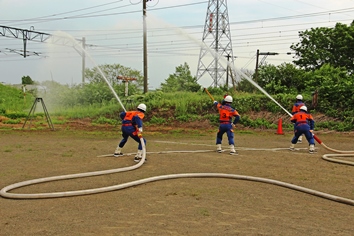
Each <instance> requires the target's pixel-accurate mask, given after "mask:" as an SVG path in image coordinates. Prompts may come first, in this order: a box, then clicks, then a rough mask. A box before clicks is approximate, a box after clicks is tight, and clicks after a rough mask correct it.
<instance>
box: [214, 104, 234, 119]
mask: <svg viewBox="0 0 354 236" xmlns="http://www.w3.org/2000/svg"><path fill="white" fill-rule="evenodd" d="M216 107H217V108H218V110H219V115H220V116H219V121H220V122H230V123H231V120H232V117H234V116H239V114H238V112H237V111H236V110H235V109H233V108H232V107H230V106H225V105H221V104H219V103H218V104H217V106H216Z"/></svg>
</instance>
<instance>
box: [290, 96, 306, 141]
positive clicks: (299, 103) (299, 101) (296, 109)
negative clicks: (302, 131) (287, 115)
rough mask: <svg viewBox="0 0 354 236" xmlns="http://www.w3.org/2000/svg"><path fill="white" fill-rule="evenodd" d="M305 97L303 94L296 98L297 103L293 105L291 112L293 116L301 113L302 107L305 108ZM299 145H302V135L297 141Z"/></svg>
mask: <svg viewBox="0 0 354 236" xmlns="http://www.w3.org/2000/svg"><path fill="white" fill-rule="evenodd" d="M302 100H303V97H302V95H301V94H299V95H297V96H296V102H295V103H294V105H293V108H292V110H291V114H292V115H294V114H296V113H297V112H299V111H300V107H302V106H305V103H304V102H303V101H302ZM294 132H295V127H294ZM297 142H298V143H302V135H301V136H300V137H299V138H298V140H297Z"/></svg>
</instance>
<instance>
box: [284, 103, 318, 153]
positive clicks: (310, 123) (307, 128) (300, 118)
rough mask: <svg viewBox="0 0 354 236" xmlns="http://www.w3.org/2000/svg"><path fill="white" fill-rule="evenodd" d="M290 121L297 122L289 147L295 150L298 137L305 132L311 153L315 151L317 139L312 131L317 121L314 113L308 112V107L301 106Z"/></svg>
mask: <svg viewBox="0 0 354 236" xmlns="http://www.w3.org/2000/svg"><path fill="white" fill-rule="evenodd" d="M290 121H291V122H292V123H294V124H295V135H294V137H293V138H292V140H291V145H290V148H289V149H290V150H291V151H294V150H295V144H296V143H297V140H298V138H299V137H300V136H301V135H302V134H304V135H305V137H306V139H307V141H308V143H309V153H310V154H313V153H314V152H315V139H314V137H313V134H312V132H313V129H314V127H315V121H314V120H313V117H312V115H311V114H309V113H307V107H306V106H301V107H300V111H299V112H297V113H295V114H294V115H293V117H291V119H290Z"/></svg>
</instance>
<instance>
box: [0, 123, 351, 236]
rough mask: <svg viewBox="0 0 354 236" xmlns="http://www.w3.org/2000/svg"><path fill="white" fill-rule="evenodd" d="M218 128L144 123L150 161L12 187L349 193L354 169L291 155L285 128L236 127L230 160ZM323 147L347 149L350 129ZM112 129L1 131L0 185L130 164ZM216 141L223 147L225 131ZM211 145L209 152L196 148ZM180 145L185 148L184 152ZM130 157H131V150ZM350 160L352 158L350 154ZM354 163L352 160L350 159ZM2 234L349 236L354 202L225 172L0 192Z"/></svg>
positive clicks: (182, 184) (302, 149)
mask: <svg viewBox="0 0 354 236" xmlns="http://www.w3.org/2000/svg"><path fill="white" fill-rule="evenodd" d="M215 132H216V129H213V128H212V129H205V130H203V131H201V129H198V130H191V129H186V128H176V127H170V128H166V129H164V130H159V129H157V128H153V127H151V128H150V129H149V127H145V132H144V136H145V138H146V139H147V152H148V154H147V159H148V161H147V162H146V163H144V164H143V165H142V166H141V167H140V168H137V169H135V170H132V171H128V172H123V173H115V174H107V175H101V176H96V177H86V178H79V179H71V180H61V181H54V182H48V183H42V184H37V185H31V186H27V187H23V188H19V189H15V190H12V191H10V192H11V193H45V192H63V191H74V190H83V189H92V188H99V187H107V186H112V185H118V184H122V183H127V182H130V181H134V180H139V179H143V178H148V177H152V176H160V175H169V174H178V173H228V174H237V175H245V176H255V177H261V178H268V179H273V180H278V181H283V182H286V183H291V184H294V185H298V186H301V187H306V188H309V189H313V190H317V191H321V192H324V193H328V194H332V195H336V196H340V197H344V198H348V199H354V187H353V186H354V166H350V165H343V164H336V163H332V162H328V161H325V160H323V159H322V158H321V157H322V155H324V154H326V153H331V152H329V151H328V150H326V149H325V148H323V146H321V145H318V144H317V145H316V149H317V153H315V154H313V155H311V154H308V153H307V149H306V148H307V145H306V144H305V143H303V144H298V145H297V148H298V149H297V150H296V151H295V152H290V151H288V150H287V149H286V148H288V147H289V144H290V139H291V137H292V134H291V132H285V134H284V135H278V134H275V132H274V131H255V130H237V131H236V133H235V143H236V149H237V150H238V152H239V155H237V156H231V155H229V154H228V153H227V152H224V153H221V154H219V153H216V152H214V151H213V150H214V149H215V145H214V143H215ZM317 134H318V137H319V138H320V139H321V140H322V141H323V142H324V143H325V144H326V145H327V146H329V147H331V148H335V149H338V150H354V146H353V138H354V135H353V134H350V133H346V134H340V133H325V132H322V133H321V132H318V133H317ZM119 140H120V135H119V127H105V128H102V127H101V128H99V127H96V128H94V129H80V130H78V129H75V130H74V129H68V128H60V129H56V130H55V131H50V130H48V129H44V130H6V129H0V143H1V146H0V153H1V156H0V163H1V165H0V177H1V178H0V188H3V187H5V186H8V185H10V184H14V183H18V182H21V181H26V180H32V179H36V178H43V177H50V176H59V175H66V174H75V173H84V172H92V171H99V170H108V169H117V168H122V167H128V166H132V165H135V164H136V163H135V162H134V161H133V158H134V155H133V153H135V151H136V148H137V145H136V143H134V142H133V140H130V141H129V142H128V143H127V145H126V147H125V148H124V149H123V151H124V153H126V154H127V155H125V156H123V157H119V158H115V157H98V156H100V155H104V154H109V153H112V152H113V151H114V149H115V147H116V145H117V144H118V141H119ZM223 147H224V148H225V149H227V145H226V137H224V142H223ZM197 150H205V151H207V150H211V151H210V152H194V151H197ZM184 151H191V152H189V153H186V152H184ZM129 154H131V155H129ZM349 159H351V160H353V158H352V157H349ZM353 161H354V160H353ZM0 211H1V214H0V215H1V217H0V228H1V230H0V235H6V236H8V235H11V236H17V235H19V236H20V235H21V236H23V235H36V236H37V235H39V236H41V235H321V236H322V235H348V236H349V235H350V236H352V235H353V232H354V223H353V222H354V206H352V205H347V204H344V203H340V202H336V201H331V200H328V199H325V198H320V197H317V196H314V195H311V194H307V193H304V192H300V191H296V190H293V189H289V188H284V187H280V186H277V185H272V184H267V183H260V182H253V181H246V180H236V179H227V178H179V179H169V180H161V181H155V182H151V183H145V184H142V185H139V186H135V187H130V188H126V189H122V190H117V191H111V192H105V193H99V194H91V195H85V196H74V197H65V198H64V197H63V198H51V199H32V200H29V199H21V200H20V199H7V198H2V197H0Z"/></svg>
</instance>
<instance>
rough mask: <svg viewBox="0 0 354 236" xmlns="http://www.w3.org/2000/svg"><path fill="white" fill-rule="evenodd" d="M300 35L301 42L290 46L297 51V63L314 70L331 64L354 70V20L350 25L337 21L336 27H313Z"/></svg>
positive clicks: (351, 71)
mask: <svg viewBox="0 0 354 236" xmlns="http://www.w3.org/2000/svg"><path fill="white" fill-rule="evenodd" d="M299 37H300V42H299V43H296V44H292V45H291V46H290V48H291V49H292V50H294V51H295V59H296V60H295V61H294V63H295V64H296V65H298V66H300V67H301V68H303V69H305V70H314V69H319V68H320V67H321V66H322V65H324V64H330V65H332V66H334V67H345V68H346V69H347V70H348V72H349V73H353V72H354V64H353V60H354V56H353V53H352V51H353V49H354V21H353V22H352V23H351V24H350V25H349V26H348V25H346V24H342V23H337V24H336V25H335V27H334V28H326V27H319V28H311V30H306V31H304V32H299Z"/></svg>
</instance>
